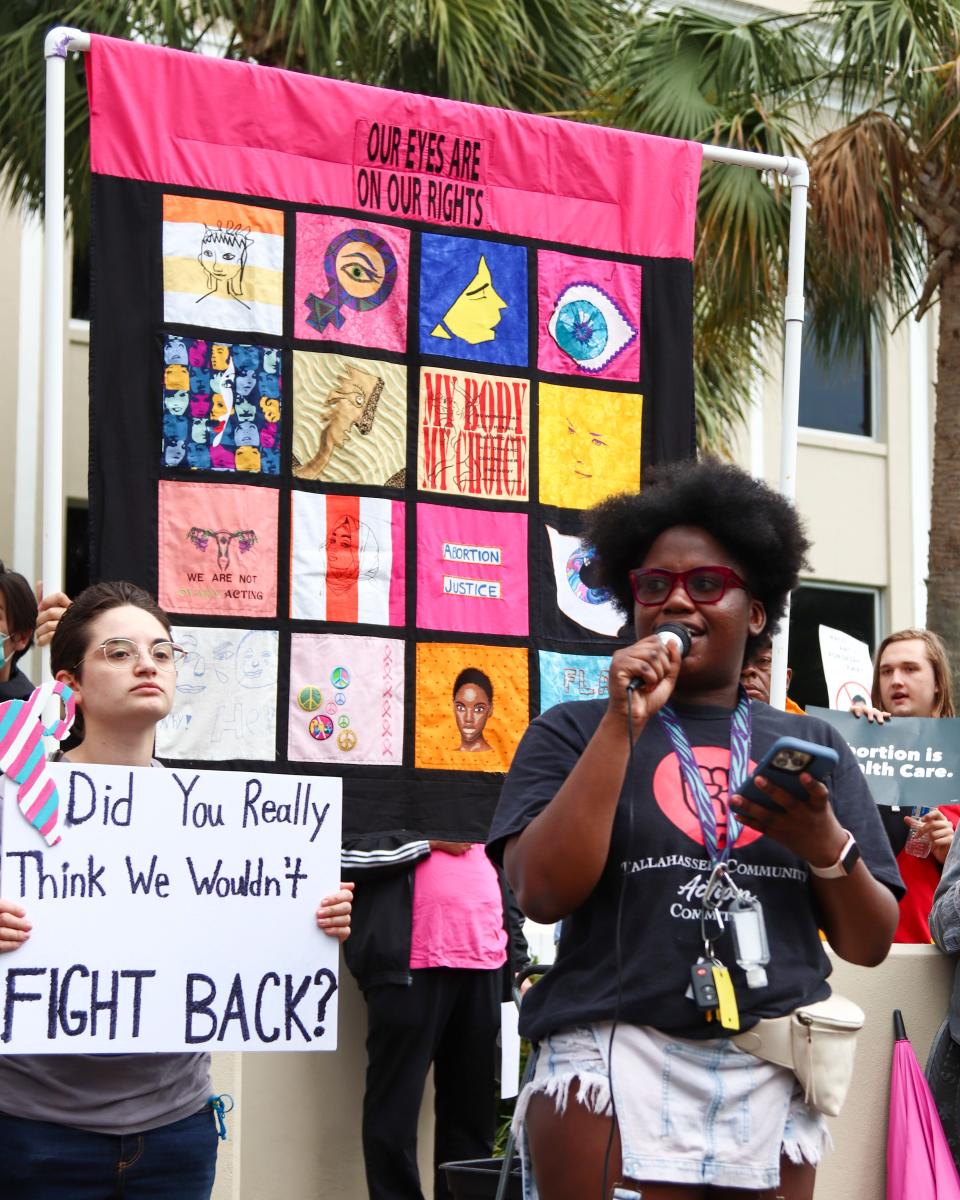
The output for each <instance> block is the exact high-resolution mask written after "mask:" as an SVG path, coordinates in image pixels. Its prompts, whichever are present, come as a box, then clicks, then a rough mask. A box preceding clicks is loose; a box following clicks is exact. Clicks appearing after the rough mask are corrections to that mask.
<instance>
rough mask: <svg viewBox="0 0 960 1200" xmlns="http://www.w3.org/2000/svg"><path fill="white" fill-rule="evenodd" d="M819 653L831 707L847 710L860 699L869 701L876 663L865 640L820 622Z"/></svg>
mask: <svg viewBox="0 0 960 1200" xmlns="http://www.w3.org/2000/svg"><path fill="white" fill-rule="evenodd" d="M820 655H821V657H822V659H823V675H824V678H825V679H826V681H827V695H828V696H829V697H830V700H829V704H830V707H831V708H837V709H840V710H841V711H843V712H848V711H849V710H850V706H851V704H854V703H856V702H857V701H861V702H866V703H869V701H870V683H871V681H872V679H873V663H872V662H871V661H870V647H869V646H868V645H867V643H866V642H860V641H858V640H857V639H856V638H854V637H851V636H850V635H849V633H843V632H842V631H841V630H839V629H831V628H830V626H829V625H821V626H820Z"/></svg>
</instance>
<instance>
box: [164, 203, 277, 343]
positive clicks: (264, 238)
mask: <svg viewBox="0 0 960 1200" xmlns="http://www.w3.org/2000/svg"><path fill="white" fill-rule="evenodd" d="M163 319H164V321H169V322H175V323H177V324H181V325H205V326H206V325H210V326H213V328H214V329H243V330H251V331H253V332H256V333H273V334H277V335H278V336H279V335H280V334H281V333H282V332H283V213H282V212H280V211H279V210H278V209H275V208H260V207H258V206H256V205H253V204H237V203H234V202H233V201H231V200H205V199H200V198H198V197H195V196H164V198H163Z"/></svg>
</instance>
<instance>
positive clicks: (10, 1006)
mask: <svg viewBox="0 0 960 1200" xmlns="http://www.w3.org/2000/svg"><path fill="white" fill-rule="evenodd" d="M49 769H50V771H51V773H52V775H53V778H54V781H55V783H56V785H57V789H58V791H59V795H60V804H61V806H62V810H63V812H64V814H65V817H66V823H65V826H64V830H63V840H62V841H61V842H60V843H59V844H58V845H57V846H54V847H53V848H50V847H48V846H47V845H46V843H45V842H44V840H43V838H42V837H40V835H39V834H38V833H37V832H36V830H35V829H33V827H32V826H31V825H30V824H29V823H28V822H27V821H26V820H25V819H24V817H23V816H22V814H21V813H20V811H19V809H18V808H17V805H16V802H15V792H14V791H13V788H14V786H15V785H11V784H10V783H9V781H7V780H4V796H3V814H2V820H3V824H2V830H3V834H2V856H0V895H3V896H4V897H5V898H6V899H8V900H16V901H18V902H20V903H22V904H23V906H24V908H25V909H26V912H27V916H28V918H29V920H30V921H31V923H32V925H33V932H32V934H31V936H30V938H29V939H28V941H27V942H26V943H25V944H24V945H23V946H21V947H20V948H19V949H17V950H14V951H11V952H10V953H8V954H4V955H2V956H0V989H2V990H0V1053H4V1054H38V1053H39V1054H43V1053H51V1054H64V1053H109V1054H119V1053H128V1052H131V1051H135V1052H144V1053H145V1052H150V1051H182V1050H183V1051H197V1050H334V1049H336V1044H337V998H336V992H337V969H338V964H339V946H338V943H337V942H336V940H335V939H333V938H330V937H327V936H326V935H325V934H323V933H321V932H320V931H319V930H318V929H317V926H316V921H315V912H316V907H317V904H318V902H319V901H320V900H321V899H322V898H323V897H324V896H326V895H329V894H330V893H331V892H334V891H336V890H337V886H338V881H339V878H340V816H341V805H340V800H341V784H340V780H339V779H332V778H321V777H318V776H310V777H309V778H305V777H300V776H296V775H271V774H267V773H253V772H244V771H236V772H234V771H193V770H180V769H173V770H157V769H151V768H147V767H115V766H109V767H108V766H86V765H84V766H74V765H71V764H69V763H52V764H50V766H49Z"/></svg>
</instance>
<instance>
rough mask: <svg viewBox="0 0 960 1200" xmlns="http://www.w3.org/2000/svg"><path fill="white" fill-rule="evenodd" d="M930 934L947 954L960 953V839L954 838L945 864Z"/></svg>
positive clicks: (935, 897) (932, 916) (938, 885)
mask: <svg viewBox="0 0 960 1200" xmlns="http://www.w3.org/2000/svg"><path fill="white" fill-rule="evenodd" d="M930 933H931V935H932V937H933V940H934V941H935V942H936V943H937V945H938V946H939V947H940V949H941V950H942V951H943V952H944V953H945V954H958V953H960V838H954V839H953V844H952V845H951V847H950V852H949V853H948V854H947V859H946V862H945V863H944V864H943V874H942V875H941V876H940V882H939V883H938V884H937V890H936V892H935V893H934V897H933V908H932V909H931V910H930Z"/></svg>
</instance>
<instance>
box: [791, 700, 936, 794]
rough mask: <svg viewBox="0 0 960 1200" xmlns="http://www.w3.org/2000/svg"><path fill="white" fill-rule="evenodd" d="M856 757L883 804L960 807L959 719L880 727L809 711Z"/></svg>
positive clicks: (901, 720) (908, 720)
mask: <svg viewBox="0 0 960 1200" xmlns="http://www.w3.org/2000/svg"><path fill="white" fill-rule="evenodd" d="M807 712H808V713H809V714H810V716H814V717H821V718H822V719H823V720H824V721H827V722H829V723H830V724H831V725H832V726H833V727H834V728H835V729H836V730H837V731H838V732H839V733H840V734H841V736H842V737H843V739H844V741H845V742H846V743H847V745H848V746H849V747H850V749H851V750H852V751H853V753H854V756H855V757H856V760H857V763H858V764H859V766H860V770H861V771H862V772H863V773H864V775H865V776H866V779H867V783H868V784H869V785H870V792H871V794H872V795H873V798H874V799H875V800H876V802H877V803H878V804H888V805H892V806H893V807H895V808H896V807H901V808H913V807H915V806H917V805H920V806H923V807H926V808H935V807H936V806H938V805H940V804H960V719H956V718H946V719H943V718H937V717H894V718H893V719H892V720H890V721H885V722H884V724H883V725H878V724H876V723H874V722H872V721H868V720H866V718H865V717H860V718H857V717H854V716H852V715H851V714H850V713H846V712H844V713H841V712H836V711H833V710H831V709H829V708H808V709H807Z"/></svg>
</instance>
